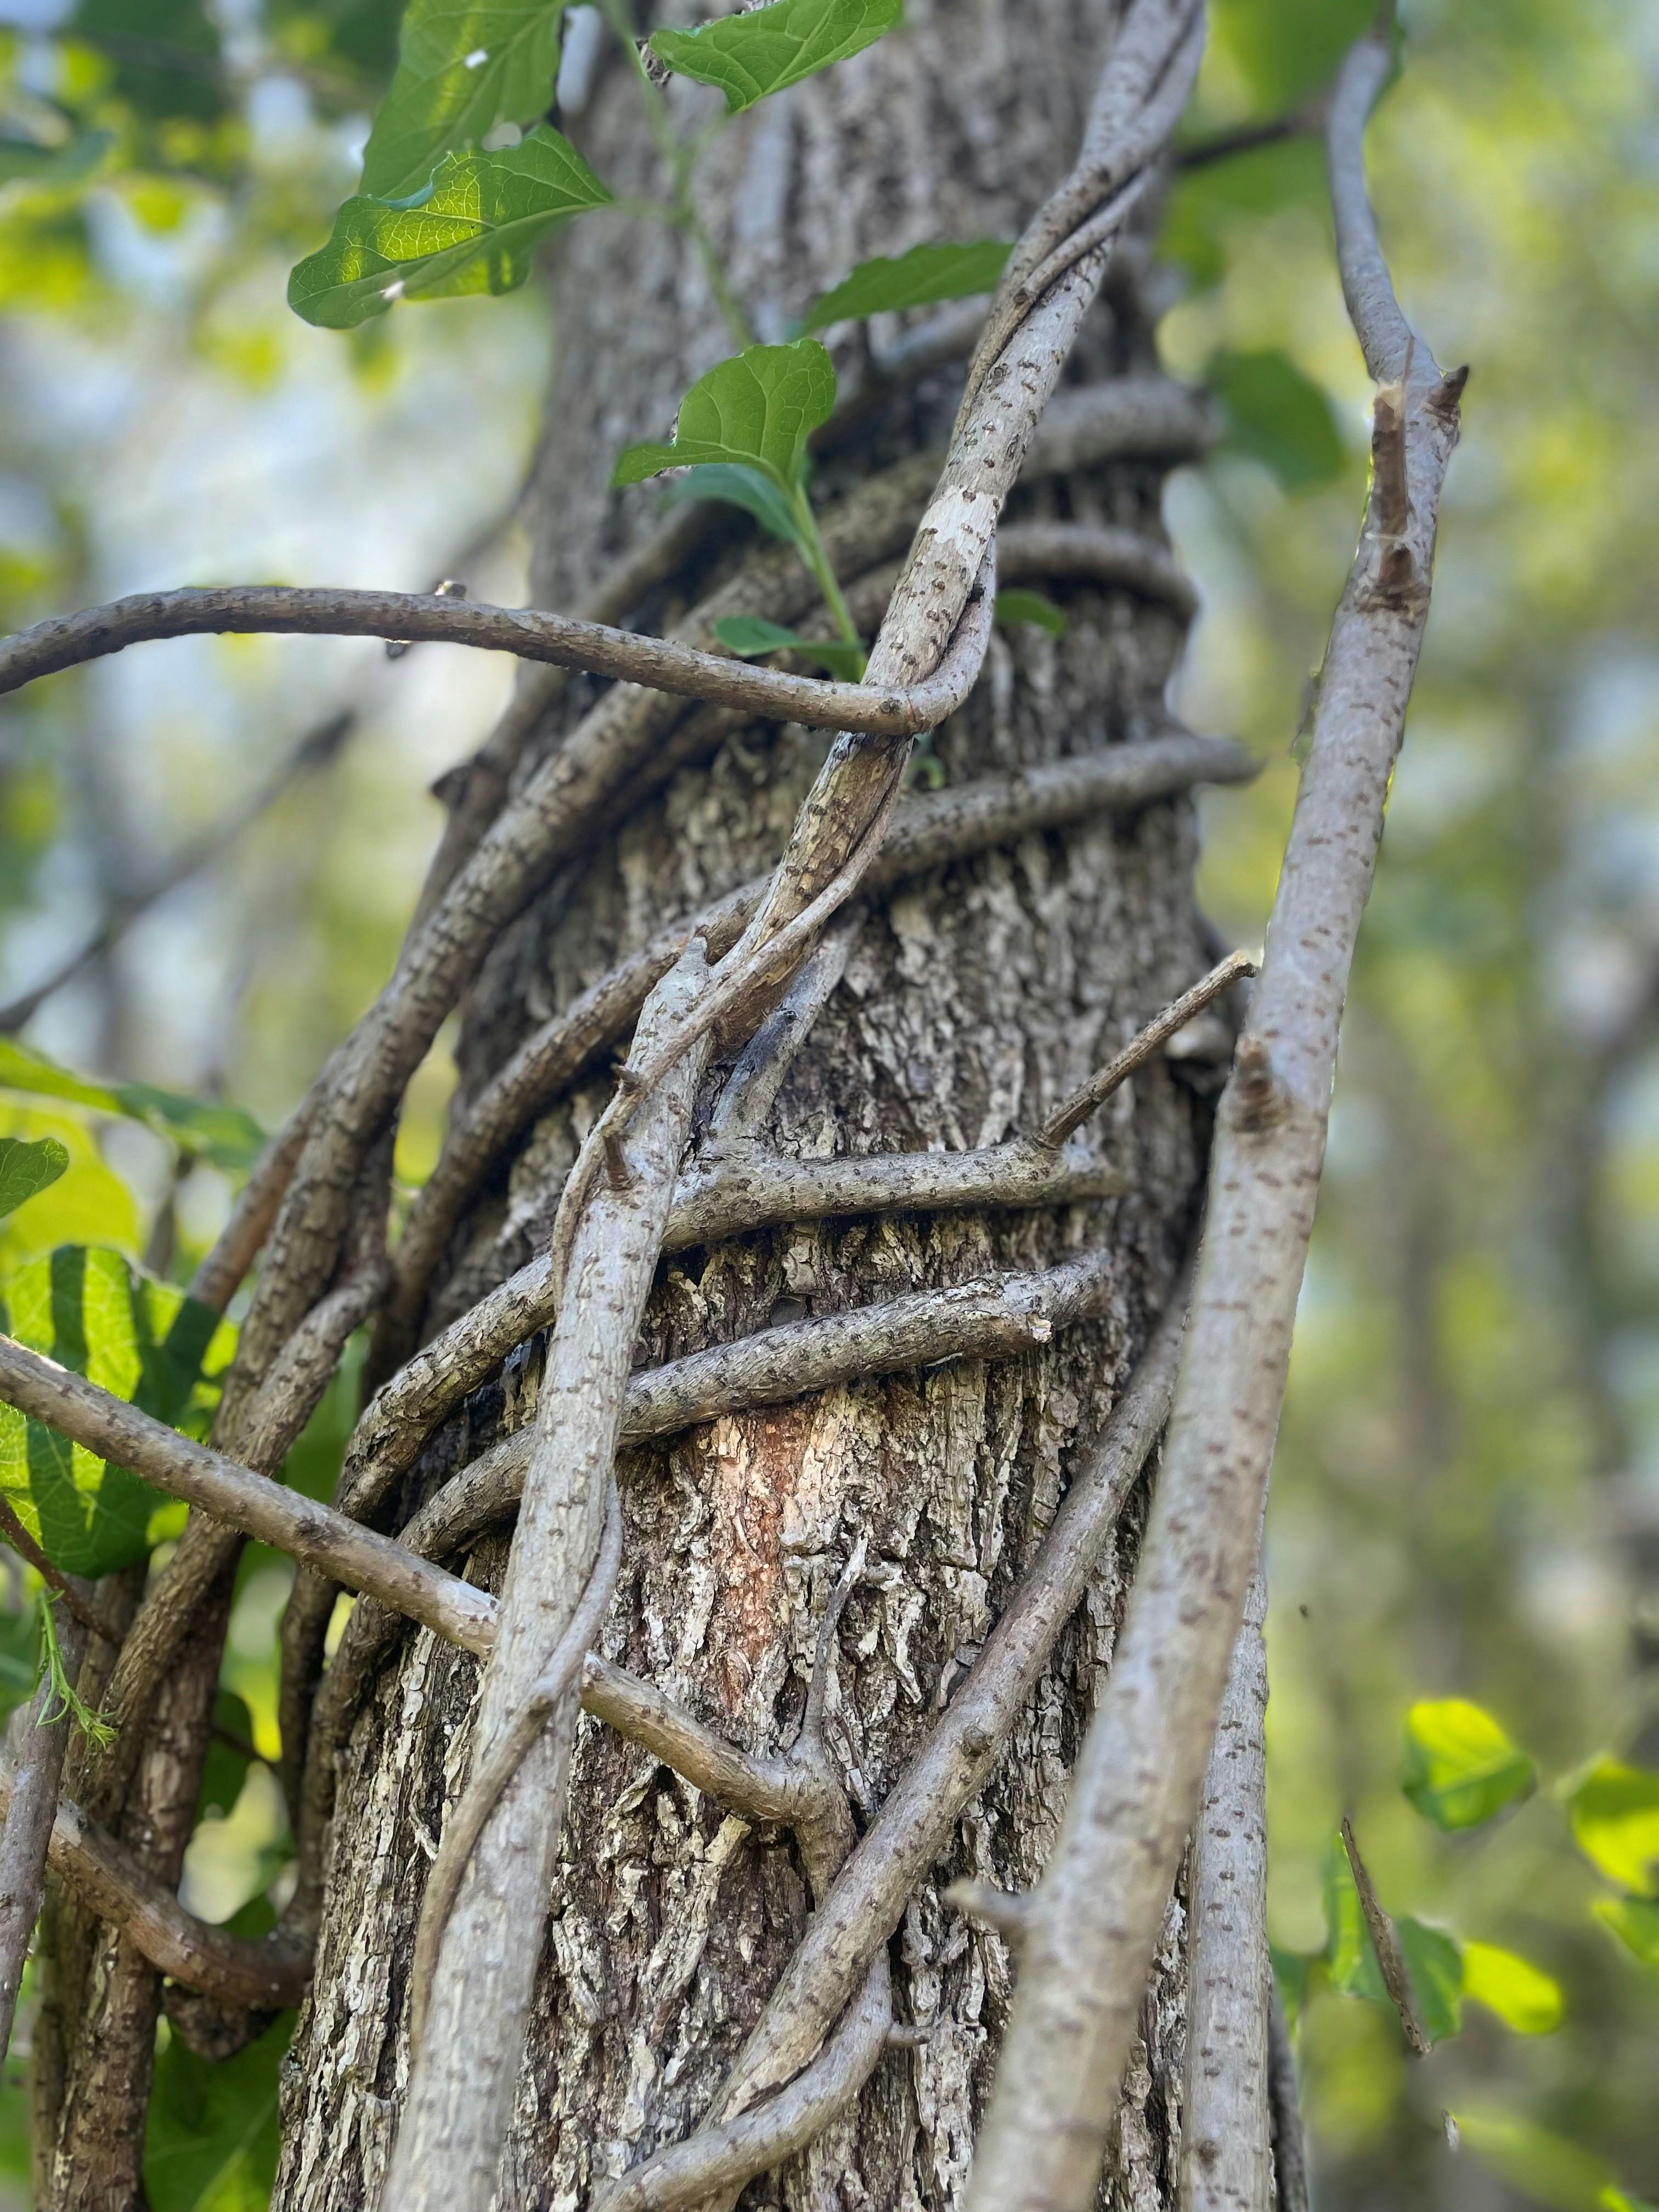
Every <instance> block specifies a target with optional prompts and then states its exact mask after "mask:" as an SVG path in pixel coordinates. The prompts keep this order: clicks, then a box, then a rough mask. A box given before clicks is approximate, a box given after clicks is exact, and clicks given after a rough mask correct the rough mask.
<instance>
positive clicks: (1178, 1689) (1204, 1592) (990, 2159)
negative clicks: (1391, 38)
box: [969, 40, 1462, 2212]
mask: <svg viewBox="0 0 1659 2212" xmlns="http://www.w3.org/2000/svg"><path fill="white" fill-rule="evenodd" d="M1390 66H1391V64H1390V59H1389V52H1388V50H1387V48H1386V47H1385V46H1383V45H1381V44H1378V43H1376V42H1374V41H1370V40H1366V41H1363V42H1362V43H1361V44H1360V45H1359V46H1357V47H1356V48H1355V49H1354V50H1353V52H1352V53H1351V55H1350V57H1349V58H1348V61H1347V63H1346V64H1345V67H1344V69H1343V71H1342V75H1341V78H1340V82H1339V84H1338V87H1337V91H1336V94H1335V98H1334V102H1333V107H1332V114H1331V123H1330V130H1329V153H1330V167H1331V180H1332V194H1333V199H1334V204H1335V210H1336V218H1337V240H1338V253H1339V258H1340V263H1341V268H1342V275H1343V284H1344V290H1345V293H1346V297H1347V300H1348V302H1349V307H1350V310H1351V312H1352V315H1353V319H1354V322H1355V326H1356V329H1357V331H1358V335H1359V338H1360V343H1361V345H1362V347H1363V349H1364V354H1365V358H1366V363H1367V366H1368V367H1369V368H1370V371H1371V373H1372V374H1373V376H1375V377H1376V379H1377V381H1378V384H1379V387H1380V388H1379V392H1378V397H1377V410H1376V416H1377V421H1376V477H1375V480H1374V483H1373V489H1372V495H1371V500H1370V508H1369V511H1368V520H1367V527H1366V532H1365V535H1364V539H1363V541H1362V544H1361V547H1360V550H1359V554H1358V557H1357V559H1356V562H1355V565H1354V569H1353V573H1352V575H1351V577H1350V579H1349V582H1348V586H1347V588H1346V591H1345V592H1344V594H1343V598H1342V602H1341V605H1340V607H1339V609H1338V611H1337V616H1336V620H1335V623H1334V627H1333V629H1332V632H1331V638H1330V644H1329V647H1328V652H1327V655H1326V660H1325V667H1324V672H1323V676H1322V680H1321V684H1320V692H1319V699H1318V703H1317V707H1316V712H1315V717H1314V727H1313V737H1312V743H1311V745H1310V751H1309V756H1308V761H1307V765H1306V768H1305V769H1304V773H1303V778H1302V785H1301V790H1300V792H1299V794H1298V797H1297V809H1296V815H1295V818H1294V820H1293V822H1292V824H1291V835H1290V841H1289V843H1288V846H1287V848H1286V851H1285V865H1284V870H1283V872H1282V874H1281V876H1280V879H1279V891H1278V896H1277V897H1276V898H1275V901H1274V904H1273V919H1272V921H1271V923H1270V926H1269V929H1268V936H1267V953H1266V957H1265V958H1264V961H1263V964H1262V969H1261V978H1260V981H1258V983H1257V984H1256V987H1255V993H1254V994H1253V997H1252V1001H1251V1007H1250V1013H1249V1020H1248V1022H1247V1024H1246V1027H1245V1030H1244V1033H1243V1038H1242V1039H1241V1042H1240V1044H1239V1048H1238V1053H1237V1060H1236V1061H1235V1066H1234V1073H1233V1076H1232V1079H1231V1082H1230V1084H1229V1086H1228V1090H1227V1092H1226V1095H1225V1098H1224V1101H1223V1104H1222V1108H1221V1111H1220V1114H1219V1116H1218V1127H1217V1136H1216V1149H1215V1158H1214V1164H1213V1167H1212V1178H1211V1194H1210V1203H1209V1215H1208V1221H1207V1225H1206V1236H1205V1243H1204V1249H1203V1254H1202V1256H1201V1258H1200V1268H1199V1278H1198V1283H1197V1287H1196V1290H1195V1292H1194V1306H1193V1319H1192V1325H1191V1330H1190V1334H1189V1340H1188V1350H1187V1353H1186V1356H1185V1358H1184V1360H1183V1364H1182V1380H1181V1384H1180V1387H1179V1389H1178V1390H1177V1393H1176V1407H1175V1412H1174V1414H1173V1416H1172V1419H1171V1424H1170V1442H1169V1444H1168V1447H1167V1449H1166V1451H1165V1455H1164V1474H1163V1480H1162V1481H1161V1483H1160V1485H1159V1486H1158V1493H1157V1496H1156V1498H1155V1501H1154V1504H1153V1510H1152V1519H1151V1522H1150V1523H1149V1526H1148V1530H1147V1537H1146V1554H1145V1559H1144V1561H1143V1566H1142V1571H1141V1575H1140V1577H1139V1581H1138V1582H1137V1583H1136V1586H1135V1590H1134V1593H1133V1598H1132V1600H1131V1602H1130V1607H1129V1611H1128V1615H1127V1620H1126V1623H1125V1627H1124V1633H1123V1638H1122V1642H1121V1646H1120V1649H1119V1651H1118V1654H1117V1658H1116V1662H1115V1667H1114V1668H1113V1672H1112V1675H1111V1679H1110V1680H1109V1684H1108V1686H1107V1688H1106V1691H1105V1693H1104V1696H1103V1701H1102V1705H1101V1709H1100V1711H1099V1713H1098V1714H1097V1717H1096V1720H1095V1722H1094V1723H1093V1725H1092V1726H1091V1729H1090V1732H1089V1735H1088V1738H1087V1741H1086V1743H1085V1748H1084V1752H1083V1754H1082V1757H1081V1759H1080V1760H1079V1766H1078V1771H1077V1773H1076V1776H1075V1777H1074V1778H1073V1787H1072V1793H1071V1797H1070V1800H1069V1802H1068V1805H1067V1809H1066V1823H1065V1826H1064V1828H1063V1830H1062V1832H1061V1836H1060V1843H1059V1844H1058V1845H1057V1847H1056V1851H1055V1856H1054V1861H1053V1863H1052V1865H1051V1867H1050V1869H1049V1871H1048V1875H1047V1876H1046V1877H1045V1879H1044V1881H1043V1883H1042V1888H1041V1890H1040V1891H1039V1893H1038V1896H1037V1900H1036V1906H1035V1909H1034V1911H1033V1914H1032V1920H1031V1930H1030V1938H1029V1941H1028V1942H1027V1945H1026V1948H1025V1951H1024V1960H1023V1972H1022V1978H1021V1988H1020V1996H1019V2002H1018V2007H1017V2008H1016V2014H1015V2019H1014V2024H1013V2027H1012V2031H1011V2033H1010V2037H1009V2041H1008V2045H1007V2048H1006V2051H1005V2052H1004V2054H1003V2059H1002V2063H1001V2066H1000V2069H999V2073H998V2081H997V2091H996V2095H995V2098H994V2102H993V2105H992V2107H991V2110H990V2112H989V2113H988V2115H987V2119H986V2124H985V2128H984V2131H983V2133H982V2136H981V2141H980V2144H979V2148H978V2151H977V2153H976V2155H975V2169H974V2179H973V2186H972V2189H971V2191H970V2193H969V2204H970V2205H971V2206H972V2207H974V2208H975V2212H990V2208H991V2207H993V2206H994V2207H995V2208H996V2212H1019V2209H1020V2208H1025V2207H1029V2208H1031V2212H1036V2207H1038V2206H1042V2207H1043V2208H1045V2212H1084V2208H1085V2207H1086V2206H1088V2205H1089V2204H1091V2203H1092V2201H1093V2198H1094V2195H1095V2191H1096V2190H1097V2186H1098V2179H1099V2171H1100V2160H1101V2156H1102V2153H1103V2148H1104V2146H1105V2142H1106V2138H1107V2133H1108V2130H1109V2125H1110V2123H1111V2119H1112V2115H1113V2112H1114V2109H1115V2105H1116V2101H1117V2098H1118V2093H1119V2087H1120V2084H1121V2081H1122V2079H1123V2072H1124V2068H1125V2065H1126V2063H1127V2060H1128V2057H1129V2049H1130V2043H1131V2039H1132V2036H1133V2029H1134V2023H1135V2016H1136V2013H1137V2011H1138V2008H1139V2001H1140V1995H1141V1991H1142V1990H1143V1989H1144V1987H1145V1984H1146V1973H1147V1971H1148V1968H1149V1966H1150V1965H1151V1961H1152V1954H1153V1949H1154V1946H1155V1944H1156V1942H1157V1940H1158V1929H1159V1928H1160V1925H1161V1924H1162V1922H1163V1918H1164V1911H1165V1908H1166V1906H1167V1905H1168V1902H1169V1898H1170V1888H1171V1885H1172V1884H1173V1882H1174V1880H1175V1877H1176V1869H1177V1867H1178V1865H1179V1863H1180V1858H1181V1854H1182V1848H1183V1845H1184V1842H1185V1838H1186V1835H1187V1832H1188V1827H1189V1826H1190V1824H1191V1821H1192V1819H1193V1815H1194V1810H1195V1808H1196V1805H1197V1798H1198V1790H1199V1784H1200V1778H1201V1776H1202V1773H1203V1770H1204V1763H1205V1759H1206V1756H1207V1753H1208V1750H1209V1747H1210V1744H1211V1741H1212V1738H1213V1735H1214V1730H1215V1719H1216V1715H1217V1712H1218V1708H1219V1705H1220V1701H1221V1696H1222V1690H1223V1686H1224V1683H1225V1677H1226V1673H1227V1668H1228V1662H1229V1658H1230V1655H1231V1650H1232V1645H1233V1642H1234V1639H1235V1638H1236V1636H1237V1631H1238V1626H1239V1622H1240V1620H1241V1619H1242V1617H1243V1608H1244V1603H1245V1598H1246V1595H1247V1592H1248V1589H1249V1579H1250V1574H1251V1570H1252V1564H1253V1560H1254V1553H1255V1542H1256V1534H1257V1529H1258V1527H1259V1524H1260V1520H1261V1507H1262V1501H1263V1498H1264V1495H1265V1491H1266V1485H1267V1471H1268V1466H1269V1463H1270V1461H1271V1458H1272V1454H1273V1438H1274V1436H1275V1433H1276V1431H1277V1428H1278V1423H1279V1406H1280V1401H1281V1399H1282V1396H1283V1392H1284V1387H1285V1370H1286V1365H1287V1364H1288V1360H1289V1356H1290V1340H1291V1326H1292V1322H1293V1320H1294V1316H1295V1311H1296V1300H1297V1291H1298V1290H1299V1288H1300V1285H1301V1281H1302V1273H1303V1268H1304V1262H1305V1260H1306V1255H1307V1248H1308V1238H1309V1234H1310V1231H1311V1228H1312V1225H1313V1212H1314V1201H1315V1198H1316V1193H1317V1189H1318V1183H1319V1173H1320V1167H1321V1164H1322V1158H1323V1152H1324V1144H1325V1131H1326V1125H1327V1121H1328V1115H1329V1110H1330V1094H1331V1084H1332V1079H1333V1075H1334V1068H1335V1061H1336V1043H1337V1030H1338V1025H1339V1023H1340V1016H1341V1010H1342V1002H1343V998H1344V996H1345V994H1346V987H1347V981H1348V972H1349V969H1350V965H1351V963H1352V957H1353V949H1354V943H1355V939H1356V938H1357V936H1358V927H1359V921H1360V915H1361V913H1362V910H1363V908H1364V902H1365V899H1366V896H1367V894H1368V893H1369V891H1370V883H1371V878H1372V874H1373V872H1374V870H1375V867H1376V853H1377V847H1378V844H1379V842H1380V841H1381V837H1382V832H1383V808H1384V805H1385V802H1386V799H1387V795H1388V786H1389V775H1390V774H1391V772H1392V769H1393V767H1394V763H1395V757H1396V755H1397V753H1398V751H1399V748H1400V744H1401V738H1402V736H1403V734H1404V728H1405V715H1406V706H1407V700H1408V698H1409V696H1410V692H1411V686H1412V679H1413V675H1414V673H1415V671H1416V666H1417V659H1418V654H1419V650H1420V648H1421V645H1422V638H1423V629H1424V624H1425V619H1426V616H1427V611H1428V580H1429V576H1430V573H1431V565H1432V560H1433V552H1434V532H1435V523H1436V518H1437V511H1438V505H1439V496H1440V489H1441V485H1442V483H1443V479H1444V475H1445V470H1446V465H1447V463H1448V461H1449V459H1450V455H1451V452H1452V448H1453V447H1454V445H1455V441H1456V431H1457V398H1458V394H1459V392H1461V390H1462V377H1461V376H1456V377H1452V378H1449V379H1443V378H1442V377H1441V374H1440V372H1439V371H1438V369H1437V368H1436V367H1435V365H1434V363H1433V361H1432V358H1431V356H1430V354H1429V351H1428V349H1427V348H1426V347H1425V346H1422V345H1420V344H1419V343H1416V342H1415V341H1414V339H1413V337H1412V334H1411V332H1410V331H1409V328H1408V326H1407V324H1406V322H1405V320H1404V318H1403V317H1402V316H1401V313H1400V311H1399V308H1398V307H1397V306H1396V305H1395V301H1394V295H1393V291H1392V288H1391V287H1390V285H1389V279H1388V272H1387V270H1386V267H1385V265H1384V264H1383V259H1382V256H1381V252H1380V250H1379V248H1378V247H1377V245H1376V234H1375V230H1374V228H1373V224H1372V221H1371V216H1370V208H1369V206H1368V204H1367V202H1366V198H1365V190H1364V151H1363V140H1364V122H1365V118H1366V117H1367V115H1368V114H1369V112H1370V106H1371V104H1372V102H1373V101H1374V100H1375V99H1376V94H1377V93H1378V92H1379V90H1380V89H1381V88H1382V86H1383V82H1385V81H1386V79H1387V76H1388V74H1389V68H1390Z"/></svg>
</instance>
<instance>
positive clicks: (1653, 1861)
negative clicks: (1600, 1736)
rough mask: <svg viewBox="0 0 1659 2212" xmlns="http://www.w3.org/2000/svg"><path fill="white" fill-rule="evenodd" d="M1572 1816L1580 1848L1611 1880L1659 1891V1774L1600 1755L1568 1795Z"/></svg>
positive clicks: (1569, 1815)
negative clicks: (1603, 1757)
mask: <svg viewBox="0 0 1659 2212" xmlns="http://www.w3.org/2000/svg"><path fill="white" fill-rule="evenodd" d="M1567 1818H1568V1819H1569V1820H1571V1823H1572V1832H1573V1838H1574V1840H1575V1841H1576V1842H1577V1845H1578V1848H1579V1850H1581V1851H1583V1854H1584V1857H1586V1858H1587V1859H1589V1860H1590V1861H1591V1862H1592V1863H1594V1864H1595V1865H1596V1866H1598V1867H1600V1869H1601V1872H1602V1873H1603V1874H1604V1875H1607V1878H1608V1880H1609V1881H1616V1882H1617V1883H1618V1884H1619V1885H1620V1887H1621V1888H1622V1889H1633V1890H1635V1891H1636V1892H1637V1893H1638V1894H1639V1895H1641V1896H1644V1897H1652V1896H1654V1895H1655V1894H1656V1893H1659V1774H1653V1773H1650V1772H1649V1771H1647V1769H1646V1768H1644V1767H1639V1766H1621V1765H1620V1764H1619V1763H1618V1761H1617V1760H1616V1759H1600V1760H1598V1761H1597V1763H1596V1764H1595V1765H1594V1766H1593V1767H1592V1768H1591V1769H1590V1771H1589V1773H1588V1774H1587V1775H1586V1776H1585V1777H1584V1778H1583V1781H1582V1782H1580V1783H1579V1784H1578V1786H1577V1789H1575V1790H1573V1791H1572V1793H1571V1796H1569V1797H1568V1799H1567Z"/></svg>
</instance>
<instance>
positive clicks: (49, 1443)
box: [0, 1244, 235, 1575]
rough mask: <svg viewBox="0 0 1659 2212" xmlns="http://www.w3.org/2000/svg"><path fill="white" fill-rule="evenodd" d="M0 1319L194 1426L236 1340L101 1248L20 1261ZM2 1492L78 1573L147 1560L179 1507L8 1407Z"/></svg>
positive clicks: (174, 1420)
mask: <svg viewBox="0 0 1659 2212" xmlns="http://www.w3.org/2000/svg"><path fill="white" fill-rule="evenodd" d="M0 1323H3V1326H4V1327H5V1328H6V1329H7V1330H8V1331H9V1334H11V1335H13V1336H14V1337H15V1338H16V1340H17V1341H18V1342H19V1343H20V1344H26V1345H27V1346H30V1347H31V1349H32V1350H33V1351H36V1352H45V1353H46V1355H47V1357H48V1358H52V1359H55V1360H57V1361H58V1363H59V1364H60V1365H62V1366H64V1367H70V1368H73V1369H74V1370H75V1372H76V1374H77V1375H84V1376H87V1377H88V1379H89V1380H90V1381H92V1382H94V1383H98V1384H99V1385H100V1388H102V1389H106V1390H112V1391H113V1392H114V1393H115V1395H117V1396H118V1397H120V1398H126V1399H129V1400H130V1401H131V1402H132V1404H134V1405H135V1406H137V1407H140V1408H141V1410H142V1411H143V1412H144V1413H151V1414H153V1415H154V1416H155V1419H157V1420H161V1421H166V1422H167V1423H168V1424H169V1425H170V1426H172V1427H174V1428H183V1429H185V1430H187V1431H191V1432H192V1433H194V1432H198V1431H204V1429H205V1425H206V1420H207V1417H208V1414H209V1412H210V1407H211V1404H212V1401H213V1397H214V1395H215V1389H214V1388H213V1385H214V1384H215V1383H216V1378H217V1376H218V1375H219V1373H220V1371H221V1370H222V1368H223V1367H224V1365H225V1364H226V1363H227V1362H228V1359H229V1357H230V1354H231V1352H232V1350H233V1349H234V1344H235V1332H234V1329H232V1328H231V1327H230V1325H229V1324H228V1322H223V1321H222V1319H221V1318H220V1316H218V1315H217V1314H216V1313H215V1312H214V1311H213V1310H212V1309H211V1308H210V1307H208V1306H204V1305H200V1304H197V1302H196V1300H195V1299H193V1298H189V1297H185V1294H184V1292H183V1291H176V1290H173V1289H172V1288H171V1287H170V1286H169V1285H167V1284H165V1283H158V1282H156V1281H155V1279H153V1278H152V1277H150V1276H149V1275H145V1274H143V1273H141V1272H140V1271H139V1270H138V1269H137V1268H136V1267H132V1266H131V1264H130V1263H129V1262H128V1261H125V1260H124V1259H123V1258H122V1257H121V1255H120V1254H119V1253H118V1252H109V1251H104V1250H102V1249H99V1248H98V1247H96V1246H86V1245H73V1244H70V1245H64V1246H62V1247H60V1248H59V1249H58V1250H57V1251H56V1252H53V1253H52V1254H50V1255H48V1256H47V1257H46V1258H45V1259H42V1260H31V1261H27V1262H25V1264H24V1265H23V1266H21V1267H15V1268H14V1269H13V1270H12V1272H11V1273H10V1274H9V1276H8V1277H7V1279H6V1285H5V1296H4V1298H3V1299H0ZM204 1376H205V1377H206V1381H205V1383H204ZM0 1492H3V1494H4V1495H5V1496H6V1497H7V1498H9V1500H10V1502H11V1504H12V1506H13V1508H14V1509H15V1511H16V1513H17V1516H18V1518H19V1519H20V1520H21V1522H22V1523H23V1525H24V1527H25V1528H27V1530H28V1532H29V1534H31V1535H32V1536H33V1538H34V1539H35V1541H37V1542H38V1543H39V1544H40V1546H41V1547H42V1549H43V1550H44V1551H45V1552H46V1554H47V1556H48V1558H50V1559H52V1561H53V1562H54V1564H55V1565H58V1566H60V1567H62V1568H63V1569H64V1571H66V1572H67V1573H70V1574H78V1575H105V1574H111V1573H112V1572H114V1571H115V1570H116V1569H117V1568H118V1567H125V1566H130V1565H132V1563H133V1562H134V1561H135V1560H137V1559H143V1557H144V1555H145V1553H147V1552H148V1551H149V1547H150V1545H151V1542H152V1541H153V1524H154V1522H155V1516H156V1515H157V1513H158V1511H166V1510H168V1509H169V1506H170V1501H168V1500H165V1499H163V1498H161V1497H160V1496H159V1495H158V1493H157V1492H155V1491H154V1490H152V1489H151V1488H150V1486H149V1484H148V1483H147V1482H144V1481H142V1480H140V1479H139V1477H138V1476H137V1475H136V1474H131V1473H130V1472H129V1471H128V1470H127V1469H125V1468H118V1467H114V1466H112V1465H111V1464H110V1463H109V1462H106V1461H105V1460H102V1459H100V1458H99V1457H98V1456H97V1455H96V1454H95V1453H94V1452H90V1451H88V1450H87V1449H85V1448H84V1447H83V1446H82V1445H80V1444H72V1443H70V1441H69V1439H68V1438H67V1437H61V1436H59V1435H58V1432H57V1431H56V1430H55V1429H49V1428H47V1427H46V1425H45V1424H44V1423H42V1422H40V1421H33V1420H30V1419H27V1416H26V1415H24V1414H22V1413H19V1412H17V1411H16V1409H15V1407H10V1406H3V1405H0Z"/></svg>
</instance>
